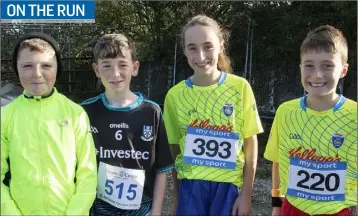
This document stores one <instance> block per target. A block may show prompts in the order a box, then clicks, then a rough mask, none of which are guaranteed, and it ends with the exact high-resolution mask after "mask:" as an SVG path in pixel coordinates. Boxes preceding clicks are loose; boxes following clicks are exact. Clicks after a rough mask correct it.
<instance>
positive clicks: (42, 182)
mask: <svg viewBox="0 0 358 216" xmlns="http://www.w3.org/2000/svg"><path fill="white" fill-rule="evenodd" d="M13 64H14V69H15V71H16V72H17V75H18V76H19V78H20V82H21V85H22V86H23V87H24V89H25V90H24V93H23V94H22V95H20V96H19V97H18V98H17V99H15V100H14V101H13V102H11V103H10V104H8V105H6V106H4V107H2V108H1V181H2V182H1V215H88V214H89V209H90V207H91V206H92V203H93V201H94V198H95V194H96V185H97V170H96V152H95V148H94V143H93V138H92V135H91V133H90V126H89V120H88V117H87V114H86V113H85V111H84V110H83V109H82V107H81V106H79V105H77V104H75V103H74V102H72V101H70V100H69V99H67V98H66V97H65V96H64V95H62V94H60V93H58V92H57V90H56V89H55V88H54V84H55V81H56V76H58V75H59V73H60V72H61V55H60V52H59V48H58V44H57V42H56V41H55V40H54V39H53V38H52V37H50V36H49V35H46V34H42V33H32V34H29V35H26V36H24V37H23V38H21V40H20V41H19V43H18V44H17V45H16V46H15V50H14V53H13ZM8 172H10V174H11V180H10V184H9V187H8V186H6V185H5V184H4V178H5V175H6V173H8Z"/></svg>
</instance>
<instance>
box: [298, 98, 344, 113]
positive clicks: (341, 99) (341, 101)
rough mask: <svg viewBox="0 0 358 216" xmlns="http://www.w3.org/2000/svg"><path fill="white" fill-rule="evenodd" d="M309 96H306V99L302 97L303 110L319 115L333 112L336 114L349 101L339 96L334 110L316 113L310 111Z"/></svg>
mask: <svg viewBox="0 0 358 216" xmlns="http://www.w3.org/2000/svg"><path fill="white" fill-rule="evenodd" d="M307 96H308V95H306V96H304V97H301V99H300V106H301V108H302V109H303V110H304V111H307V110H309V111H311V112H314V113H317V114H326V113H329V112H331V111H333V112H336V111H337V110H339V108H341V107H342V106H343V104H344V102H345V101H346V99H347V98H346V97H344V96H343V95H341V94H339V99H338V101H337V103H336V104H335V105H334V106H333V109H329V110H326V111H322V112H318V111H314V110H312V109H310V108H308V107H307V106H306V100H307Z"/></svg>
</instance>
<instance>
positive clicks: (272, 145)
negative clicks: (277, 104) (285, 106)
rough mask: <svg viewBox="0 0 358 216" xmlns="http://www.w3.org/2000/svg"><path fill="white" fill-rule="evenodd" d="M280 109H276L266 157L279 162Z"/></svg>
mask: <svg viewBox="0 0 358 216" xmlns="http://www.w3.org/2000/svg"><path fill="white" fill-rule="evenodd" d="M279 124H280V120H279V109H278V110H277V111H276V115H275V118H274V120H273V124H272V126H271V131H270V136H269V139H268V142H267V145H266V149H265V153H264V157H265V158H266V159H267V160H270V161H272V162H275V163H278V160H279V153H278V152H279Z"/></svg>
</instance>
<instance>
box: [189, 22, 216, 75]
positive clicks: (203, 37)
mask: <svg viewBox="0 0 358 216" xmlns="http://www.w3.org/2000/svg"><path fill="white" fill-rule="evenodd" d="M184 42H185V50H184V51H185V56H186V57H187V59H188V63H189V65H190V67H191V68H193V70H194V72H195V73H202V74H209V73H211V72H214V71H216V70H217V65H218V58H219V53H220V52H222V50H223V44H222V43H220V40H219V38H218V36H217V34H216V32H215V31H214V29H213V28H212V27H210V26H202V25H195V26H193V27H189V28H188V29H187V30H186V31H185V34H184Z"/></svg>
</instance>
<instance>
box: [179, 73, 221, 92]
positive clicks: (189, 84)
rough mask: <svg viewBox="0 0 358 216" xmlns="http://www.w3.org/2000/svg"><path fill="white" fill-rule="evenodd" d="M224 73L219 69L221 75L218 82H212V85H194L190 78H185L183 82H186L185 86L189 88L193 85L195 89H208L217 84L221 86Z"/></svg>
mask: <svg viewBox="0 0 358 216" xmlns="http://www.w3.org/2000/svg"><path fill="white" fill-rule="evenodd" d="M226 75H227V74H226V73H225V72H222V71H221V75H220V79H219V82H218V83H214V84H212V85H209V86H196V85H194V84H193V83H192V82H191V81H190V78H188V79H186V80H185V84H186V86H188V87H189V88H192V89H193V88H194V86H195V89H198V90H209V89H212V88H216V87H218V86H221V85H222V84H223V83H224V81H225V79H226Z"/></svg>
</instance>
